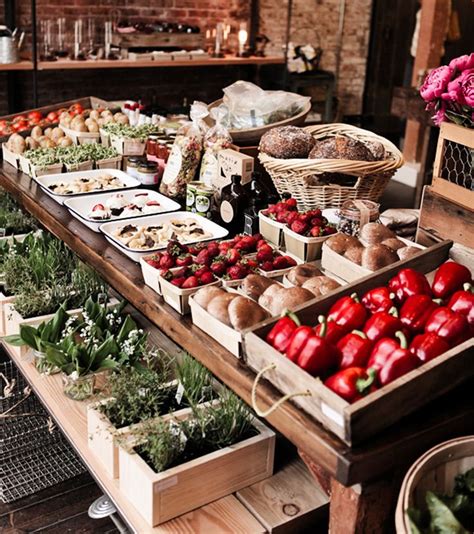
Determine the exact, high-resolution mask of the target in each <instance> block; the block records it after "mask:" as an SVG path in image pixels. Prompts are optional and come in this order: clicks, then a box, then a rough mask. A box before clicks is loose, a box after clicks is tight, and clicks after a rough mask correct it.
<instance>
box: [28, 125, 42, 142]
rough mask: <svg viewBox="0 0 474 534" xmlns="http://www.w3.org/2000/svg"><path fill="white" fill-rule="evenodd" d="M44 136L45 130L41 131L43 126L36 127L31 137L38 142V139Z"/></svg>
mask: <svg viewBox="0 0 474 534" xmlns="http://www.w3.org/2000/svg"><path fill="white" fill-rule="evenodd" d="M42 135H43V130H42V129H41V126H35V127H34V128H33V129H32V130H31V137H32V138H33V139H36V140H37V141H38V139H39V138H40V137H41V136H42Z"/></svg>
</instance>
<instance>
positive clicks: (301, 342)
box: [286, 323, 339, 376]
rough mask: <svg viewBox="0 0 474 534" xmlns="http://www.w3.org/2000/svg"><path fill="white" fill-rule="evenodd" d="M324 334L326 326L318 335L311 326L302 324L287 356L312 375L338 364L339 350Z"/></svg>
mask: <svg viewBox="0 0 474 534" xmlns="http://www.w3.org/2000/svg"><path fill="white" fill-rule="evenodd" d="M323 324H324V323H323ZM324 336H325V332H324V328H323V330H322V332H321V334H320V336H317V335H316V334H315V333H314V330H313V329H312V328H310V327H309V326H300V327H299V328H297V329H296V330H295V331H294V333H293V336H292V338H291V341H290V344H289V346H288V349H287V351H286V356H287V357H288V358H289V359H290V360H291V361H293V362H295V363H296V364H297V365H298V366H299V367H301V368H302V369H304V370H305V371H306V372H308V373H309V374H310V375H312V376H317V375H320V374H322V373H325V372H327V371H329V370H330V369H331V368H332V367H335V366H336V365H337V363H338V361H339V351H338V350H337V348H336V347H335V346H334V345H331V343H328V341H327V340H326V339H325V338H324Z"/></svg>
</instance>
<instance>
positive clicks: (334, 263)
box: [321, 237, 425, 282]
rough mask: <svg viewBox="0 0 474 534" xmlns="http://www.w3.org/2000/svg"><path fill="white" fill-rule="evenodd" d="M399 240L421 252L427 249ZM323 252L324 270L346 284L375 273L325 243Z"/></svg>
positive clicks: (405, 240)
mask: <svg viewBox="0 0 474 534" xmlns="http://www.w3.org/2000/svg"><path fill="white" fill-rule="evenodd" d="M398 239H400V241H403V242H404V243H406V245H407V246H410V247H417V248H419V249H421V250H423V249H424V248H425V247H423V246H422V245H419V244H418V243H414V242H413V241H409V240H408V239H403V237H399V238H398ZM322 251H323V254H322V258H321V266H322V268H323V269H325V270H326V271H328V272H329V273H330V274H334V275H336V276H337V277H338V278H341V279H342V280H345V281H346V282H354V281H355V280H360V279H361V278H364V276H370V275H371V274H373V273H374V272H375V271H371V270H369V269H367V268H365V267H362V266H361V265H357V263H354V262H353V261H351V260H349V259H347V258H345V257H344V256H342V255H341V254H338V253H337V252H334V250H332V249H331V248H329V247H328V246H327V245H326V244H325V243H323V247H322ZM401 263H403V262H400V261H399V262H397V263H396V265H400V264H401ZM394 265H395V264H394Z"/></svg>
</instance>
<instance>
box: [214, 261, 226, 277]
mask: <svg viewBox="0 0 474 534" xmlns="http://www.w3.org/2000/svg"><path fill="white" fill-rule="evenodd" d="M226 269H227V264H226V262H225V260H224V258H223V256H217V258H216V259H215V260H214V261H213V262H212V263H211V271H212V272H213V273H214V274H215V275H216V276H224V274H225V271H226Z"/></svg>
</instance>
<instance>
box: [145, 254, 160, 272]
mask: <svg viewBox="0 0 474 534" xmlns="http://www.w3.org/2000/svg"><path fill="white" fill-rule="evenodd" d="M160 260H161V254H159V253H158V254H153V256H150V257H149V258H147V259H146V260H145V261H146V262H147V263H148V265H151V266H152V267H154V268H155V269H159V268H160Z"/></svg>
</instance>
